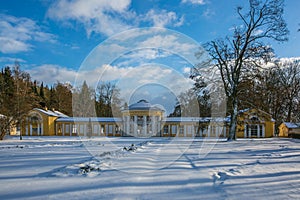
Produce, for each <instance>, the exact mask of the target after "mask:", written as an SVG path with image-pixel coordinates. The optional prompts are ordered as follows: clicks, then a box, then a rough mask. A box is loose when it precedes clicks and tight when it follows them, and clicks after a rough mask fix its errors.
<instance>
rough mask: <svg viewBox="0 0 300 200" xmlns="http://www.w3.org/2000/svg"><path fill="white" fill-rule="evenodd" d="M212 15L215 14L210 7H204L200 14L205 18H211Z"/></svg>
mask: <svg viewBox="0 0 300 200" xmlns="http://www.w3.org/2000/svg"><path fill="white" fill-rule="evenodd" d="M214 15H216V13H215V11H213V10H211V9H209V8H208V9H206V10H205V11H204V12H203V14H202V16H203V17H205V18H211V17H213V16H214Z"/></svg>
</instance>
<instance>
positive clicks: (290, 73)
mask: <svg viewBox="0 0 300 200" xmlns="http://www.w3.org/2000/svg"><path fill="white" fill-rule="evenodd" d="M276 65H277V67H278V68H277V70H278V74H279V77H280V79H279V81H280V84H281V86H282V91H283V93H282V97H283V102H282V103H283V104H284V106H285V109H284V111H285V112H286V119H285V120H286V121H288V122H290V121H293V120H295V119H293V118H294V117H293V113H297V112H299V110H295V108H296V107H297V106H296V105H297V104H298V103H299V98H300V60H293V61H289V62H277V63H276Z"/></svg>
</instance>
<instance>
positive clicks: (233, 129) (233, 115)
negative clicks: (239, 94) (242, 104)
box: [227, 98, 238, 141]
mask: <svg viewBox="0 0 300 200" xmlns="http://www.w3.org/2000/svg"><path fill="white" fill-rule="evenodd" d="M237 102H238V101H237V100H236V99H235V98H234V99H233V100H232V108H233V111H232V113H231V116H230V125H229V135H228V138H227V140H228V141H231V140H235V139H236V126H237V116H238V103H237Z"/></svg>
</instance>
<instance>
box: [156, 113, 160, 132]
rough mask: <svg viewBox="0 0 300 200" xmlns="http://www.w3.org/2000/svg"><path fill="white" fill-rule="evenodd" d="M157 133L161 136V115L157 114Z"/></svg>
mask: <svg viewBox="0 0 300 200" xmlns="http://www.w3.org/2000/svg"><path fill="white" fill-rule="evenodd" d="M156 130H157V131H156V132H157V134H158V135H159V136H160V132H161V119H160V116H157V129H156Z"/></svg>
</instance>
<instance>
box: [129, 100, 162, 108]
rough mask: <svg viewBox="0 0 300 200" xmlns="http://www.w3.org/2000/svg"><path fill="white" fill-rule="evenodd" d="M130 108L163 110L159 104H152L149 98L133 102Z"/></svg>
mask: <svg viewBox="0 0 300 200" xmlns="http://www.w3.org/2000/svg"><path fill="white" fill-rule="evenodd" d="M129 110H161V109H160V108H158V107H157V106H152V105H151V104H150V103H149V102H148V101H147V100H145V99H142V100H139V101H138V102H137V103H134V104H131V105H130V106H129Z"/></svg>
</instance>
